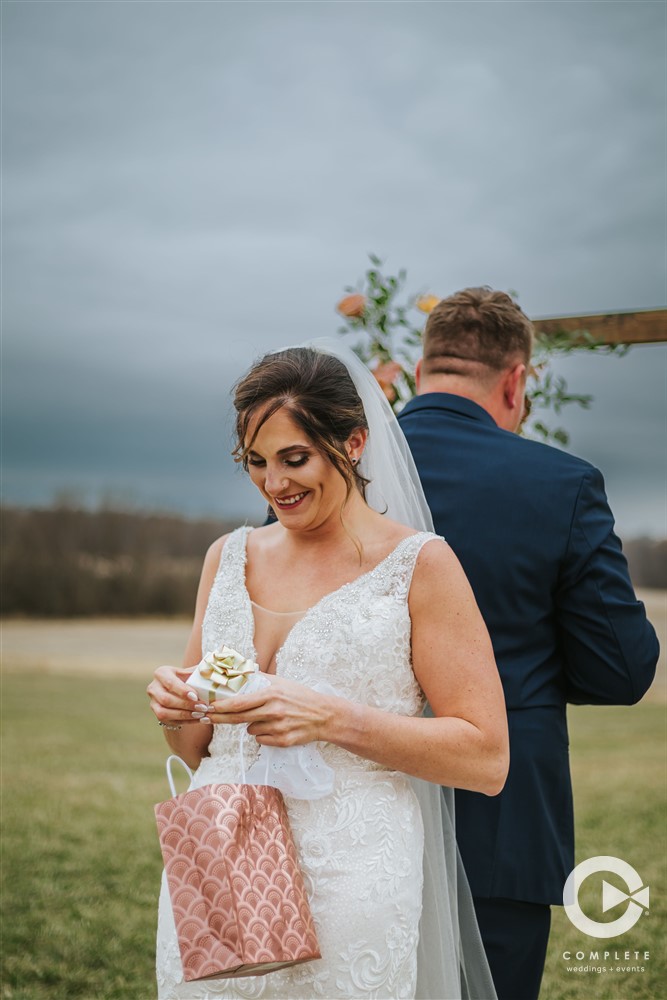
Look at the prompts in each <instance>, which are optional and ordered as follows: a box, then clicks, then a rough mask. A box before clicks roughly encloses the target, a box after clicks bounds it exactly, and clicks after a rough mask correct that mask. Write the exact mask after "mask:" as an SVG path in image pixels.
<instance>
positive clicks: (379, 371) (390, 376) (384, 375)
mask: <svg viewBox="0 0 667 1000" xmlns="http://www.w3.org/2000/svg"><path fill="white" fill-rule="evenodd" d="M402 371H403V369H402V368H401V366H400V365H399V363H398V361H385V362H384V363H383V364H381V365H378V366H377V368H374V369H373V375H374V376H375V378H376V379H377V381H378V384H379V386H380V388H381V389H382V391H383V393H384V394H385V396H386V397H387V399H388V400H389V402H390V403H393V402H394V400H395V399H396V397H397V395H398V393H397V392H396V389H395V388H394V382H395V381H396V379H397V378H398V377H399V375H400V374H401V372H402Z"/></svg>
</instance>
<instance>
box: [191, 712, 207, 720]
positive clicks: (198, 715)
mask: <svg viewBox="0 0 667 1000" xmlns="http://www.w3.org/2000/svg"><path fill="white" fill-rule="evenodd" d="M192 718H193V719H203V718H204V713H203V712H193V713H192Z"/></svg>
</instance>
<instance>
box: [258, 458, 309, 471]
mask: <svg viewBox="0 0 667 1000" xmlns="http://www.w3.org/2000/svg"><path fill="white" fill-rule="evenodd" d="M309 458H310V455H301V456H300V457H299V458H295V459H289V458H285V459H283V461H284V463H285V465H288V466H289V467H290V469H296V468H298V467H299V466H300V465H305V464H306V462H307V461H308V459H309ZM248 465H253V466H254V467H255V468H259V467H260V466H262V465H266V462H265V461H264V459H263V458H248Z"/></svg>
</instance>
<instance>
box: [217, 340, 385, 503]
mask: <svg viewBox="0 0 667 1000" xmlns="http://www.w3.org/2000/svg"><path fill="white" fill-rule="evenodd" d="M283 406H284V407H285V408H286V409H287V410H288V412H289V414H290V416H291V417H292V419H293V420H294V422H295V423H296V424H297V425H298V426H299V427H300V428H301V430H302V431H303V432H304V434H307V435H308V437H309V438H310V440H311V441H312V442H313V444H314V445H315V447H316V448H317V449H318V450H319V451H320V452H321V453H322V454H323V455H324V456H325V457H326V458H328V460H329V461H330V462H331V464H332V465H333V466H334V467H335V468H336V469H337V470H338V472H340V474H341V476H342V477H343V479H344V480H345V482H346V484H347V493H348V496H349V494H350V492H351V490H352V488H353V487H355V486H356V488H357V489H358V490H359V492H360V493H361V495H362V496H363V497H364V498H365V490H366V486H367V485H368V482H369V481H368V480H367V479H365V478H364V477H363V476H362V475H360V473H359V472H358V470H357V468H356V467H355V466H354V465H352V463H351V462H350V459H349V458H348V456H347V453H346V451H345V442H346V441H347V439H348V438H349V436H350V434H352V433H353V432H354V431H356V430H358V429H359V428H363V429H364V430H368V422H367V420H366V414H365V413H364V408H363V405H362V402H361V399H360V398H359V394H358V392H357V390H356V388H355V385H354V382H353V381H352V379H351V377H350V373H349V372H348V370H347V368H346V367H345V365H344V364H343V362H342V361H340V360H339V359H338V358H335V357H333V356H332V355H331V354H324V353H320V352H319V351H315V350H313V349H312V348H310V347H290V348H288V349H287V350H285V351H277V352H275V353H273V354H265V355H264V357H263V358H261V359H260V360H259V361H257V362H256V363H255V364H254V365H253V366H252V368H251V369H250V371H249V372H248V374H247V375H244V376H243V377H242V378H241V379H240V380H239V381H238V382H237V383H236V386H235V391H234V407H235V409H236V447H235V449H234V451H233V452H232V454H233V455H234V457H235V460H236V461H237V462H242V463H243V468H244V469H247V467H248V452H250V451H252V446H253V444H254V442H255V438H256V437H257V434H258V432H259V429H260V427H262V425H263V424H264V423H265V422H266V421H267V420H268V419H269V417H271V416H272V415H273V414H274V413H276V411H277V410H279V409H280V408H281V407H283ZM258 413H259V421H258V423H257V426H256V427H255V429H254V434H253V436H252V439H251V440H250V441H248V440H247V435H248V426H249V424H250V421H251V420H252V418H253V417H254V416H255V415H257V414H258Z"/></svg>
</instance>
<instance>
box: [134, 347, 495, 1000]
mask: <svg viewBox="0 0 667 1000" xmlns="http://www.w3.org/2000/svg"><path fill="white" fill-rule="evenodd" d="M341 357H342V358H344V361H342V360H341ZM234 404H235V408H236V412H237V426H236V430H237V436H238V444H237V448H236V455H237V459H238V460H240V461H241V462H242V463H243V466H244V468H246V469H247V470H248V472H249V474H250V478H251V479H252V481H253V483H254V484H255V486H256V487H257V489H258V490H259V491H260V493H261V494H262V496H263V497H264V498H265V500H266V501H267V502H268V503H269V504H270V505H271V506H272V508H273V510H274V511H275V513H276V517H277V521H276V523H274V524H271V525H268V526H265V527H262V528H259V529H255V530H252V529H250V528H240V529H238V530H237V531H234V532H232V533H231V534H229V535H226V536H224V537H223V538H220V539H218V541H217V542H215V543H214V544H213V545H212V546H211V548H210V549H209V552H208V554H207V556H206V559H205V562H204V568H203V571H202V576H201V582H200V586H199V592H198V596H197V605H196V612H195V619H194V625H193V629H192V634H191V637H190V640H189V643H188V646H187V649H186V653H185V661H184V662H185V664H186V668H185V669H183V670H177V669H174V668H173V667H167V666H162V667H159V668H158V669H157V670H156V671H155V675H154V679H153V681H152V682H151V684H150V685H149V687H148V695H149V698H150V702H151V708H152V710H153V712H154V713H155V715H156V717H157V720H158V721H159V723H160V725H162V726H163V727H164V730H165V735H166V738H167V742H168V743H169V746H170V747H171V749H172V750H173V752H174V753H176V754H178V755H179V756H181V757H182V758H183V759H184V760H185V761H186V762H187V763H188V764H190V765H191V766H192V767H197V768H198V770H197V773H196V774H195V777H194V780H193V787H200V786H202V785H206V784H209V783H211V782H227V781H237V780H238V778H239V775H238V761H239V740H240V738H241V736H242V734H243V732H244V730H245V727H246V726H247V733H248V734H249V735H247V736H245V739H244V741H243V753H244V755H245V757H246V763H247V764H251V763H252V762H253V760H254V759H256V757H257V755H258V753H259V749H260V746H261V745H264V746H275V747H289V746H295V745H302V744H306V743H310V742H313V741H318V742H319V746H320V749H321V752H322V756H323V757H324V759H325V761H326V763H327V764H329V765H330V767H332V768H333V769H334V772H335V784H334V789H333V792H332V793H331V794H330V795H329V796H327V797H326V798H323V799H319V800H318V801H303V800H300V799H293V798H289V797H286V804H287V810H288V814H289V818H290V824H291V827H292V832H293V834H294V839H295V843H296V845H297V850H298V853H299V861H300V865H301V869H302V872H303V875H304V879H305V882H306V885H307V887H308V892H309V898H310V903H311V910H312V913H313V917H314V920H315V924H316V927H317V933H318V939H319V944H320V950H321V953H322V958H321V959H319V960H316V961H313V962H309V963H306V964H303V965H297V966H294V967H291V968H288V969H282V970H279V971H276V972H273V973H269V974H268V975H265V976H259V977H244V978H239V979H223V978H218V979H212V980H201V981H198V982H189V983H186V982H184V981H183V977H182V969H181V965H180V958H179V953H178V945H177V938H176V933H175V928H174V922H173V915H172V912H171V905H170V902H169V895H168V891H167V888H166V880H164V879H163V887H162V894H161V899H160V912H159V921H158V950H157V975H158V986H159V996H160V998H162V1000H176V998H209V997H266V998H269V997H271V998H288V997H289V998H300V997H301V998H309V1000H310V998H314V997H323V998H332V997H355V998H360V997H378V998H382V997H385V998H386V997H392V998H398V997H415V996H424V997H431V998H436V997H437V998H444V997H461V996H470V997H473V996H475V997H479V998H482V1000H487V998H489V997H493V996H495V994H494V992H493V986H492V983H491V979H490V975H489V972H488V966H487V965H486V960H485V957H484V953H483V950H482V947H481V943H480V942H479V937H478V933H477V927H476V924H475V921H474V915H473V911H472V906H471V904H470V900H469V895H468V894H467V886H466V885H465V884H464V883H465V876H463V874H462V869H461V868H460V866H459V867H458V868H457V861H456V850H455V844H454V841H453V826H452V821H453V814H452V812H451V807H450V805H449V803H447V800H446V798H445V803H446V806H447V807H446V808H443V809H442V810H441V809H440V803H441V802H442V799H441V796H440V789H439V788H438V787H437V786H439V785H445V786H449V787H450V788H453V787H456V788H467V789H472V790H474V791H477V792H483V793H485V794H487V795H495V794H497V793H498V792H499V791H500V789H501V788H502V786H503V783H504V780H505V776H506V772H507V767H508V742H507V729H506V716H505V710H504V702H503V695H502V690H501V686H500V681H499V678H498V673H497V670H496V665H495V662H494V658H493V652H492V649H491V644H490V641H489V636H488V633H487V631H486V627H485V625H484V623H483V621H482V618H481V616H480V613H479V611H478V609H477V605H476V603H475V600H474V597H473V595H472V592H471V590H470V587H469V585H468V582H467V580H466V578H465V576H464V574H463V571H462V569H461V567H460V565H459V563H458V561H457V559H456V557H455V555H454V554H453V552H452V551H451V549H450V548H449V547H448V546H447V544H446V543H445V542H444V541H443V540H442V539H441V538H439V537H437V536H436V535H434V534H432V533H431V532H430V531H429V530H428V528H429V527H430V526H431V522H430V515H429V513H428V509H427V508H426V504H425V501H424V498H423V493H422V491H421V486H420V485H419V481H418V479H417V475H416V472H415V471H414V465H413V463H412V460H411V458H410V455H409V452H408V450H407V445H406V444H405V440H404V438H403V437H402V433H401V431H400V429H399V427H398V424H397V422H396V420H395V418H394V415H393V413H392V411H391V408H390V407H389V406H388V404H387V402H386V400H385V398H384V396H383V394H382V393H381V391H380V390H379V388H378V387H377V385H376V384H375V381H374V379H373V378H372V376H371V375H370V373H369V372H368V371H367V370H366V369H365V367H364V366H363V365H362V364H361V362H359V361H358V359H357V358H356V357H355V356H354V355H353V354H352V352H349V351H346V350H345V349H344V348H341V347H339V346H338V345H336V344H327V343H325V342H321V343H315V344H313V345H310V346H307V347H300V348H290V349H287V350H284V351H279V352H277V353H273V354H269V355H267V356H266V357H264V358H263V359H262V360H260V361H259V362H257V363H256V364H255V365H254V367H253V368H252V369H251V370H250V372H249V373H248V374H247V375H246V376H245V377H244V378H243V379H242V380H241V381H240V382H239V383H238V385H237V387H236V394H235V398H234ZM415 529H417V530H415ZM424 529H426V530H424ZM223 644H227V645H228V646H232V647H234V648H236V649H237V650H238V651H239V652H241V653H242V654H243V655H244V656H247V657H249V658H252V659H254V660H255V661H256V662H258V663H259V664H260V666H261V668H262V670H264V671H266V673H267V674H268V675H269V677H270V680H271V683H270V684H269V685H267V686H266V687H265V688H264V689H262V690H261V691H260V692H258V693H256V694H251V695H246V696H244V695H241V694H240V695H237V696H236V697H235V698H231V699H227V700H222V701H218V702H215V703H214V704H213V705H212V706H208V707H205V706H203V705H199V704H195V703H193V702H196V695H195V694H194V692H192V690H191V689H190V688H188V685H187V683H186V679H187V676H188V674H189V673H190V672H191V671H192V669H193V667H194V666H195V665H196V664H197V663H198V662H199V660H200V659H201V657H202V654H203V653H206V652H207V651H209V650H213V649H216V648H218V647H220V646H222V645H223ZM322 687H324V689H325V690H329V691H331V690H335V691H336V694H332V693H326V694H325V693H323V691H322ZM314 688H319V690H314ZM426 702H428V705H429V706H430V712H429V714H428V716H427V717H425V716H424V715H423V714H422V713H423V710H424V708H425V705H426ZM415 779H423V780H421V781H419V780H415ZM427 782H431V783H433V784H430V785H429V784H426V783H427ZM450 798H451V797H450ZM420 918H421V925H420Z"/></svg>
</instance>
